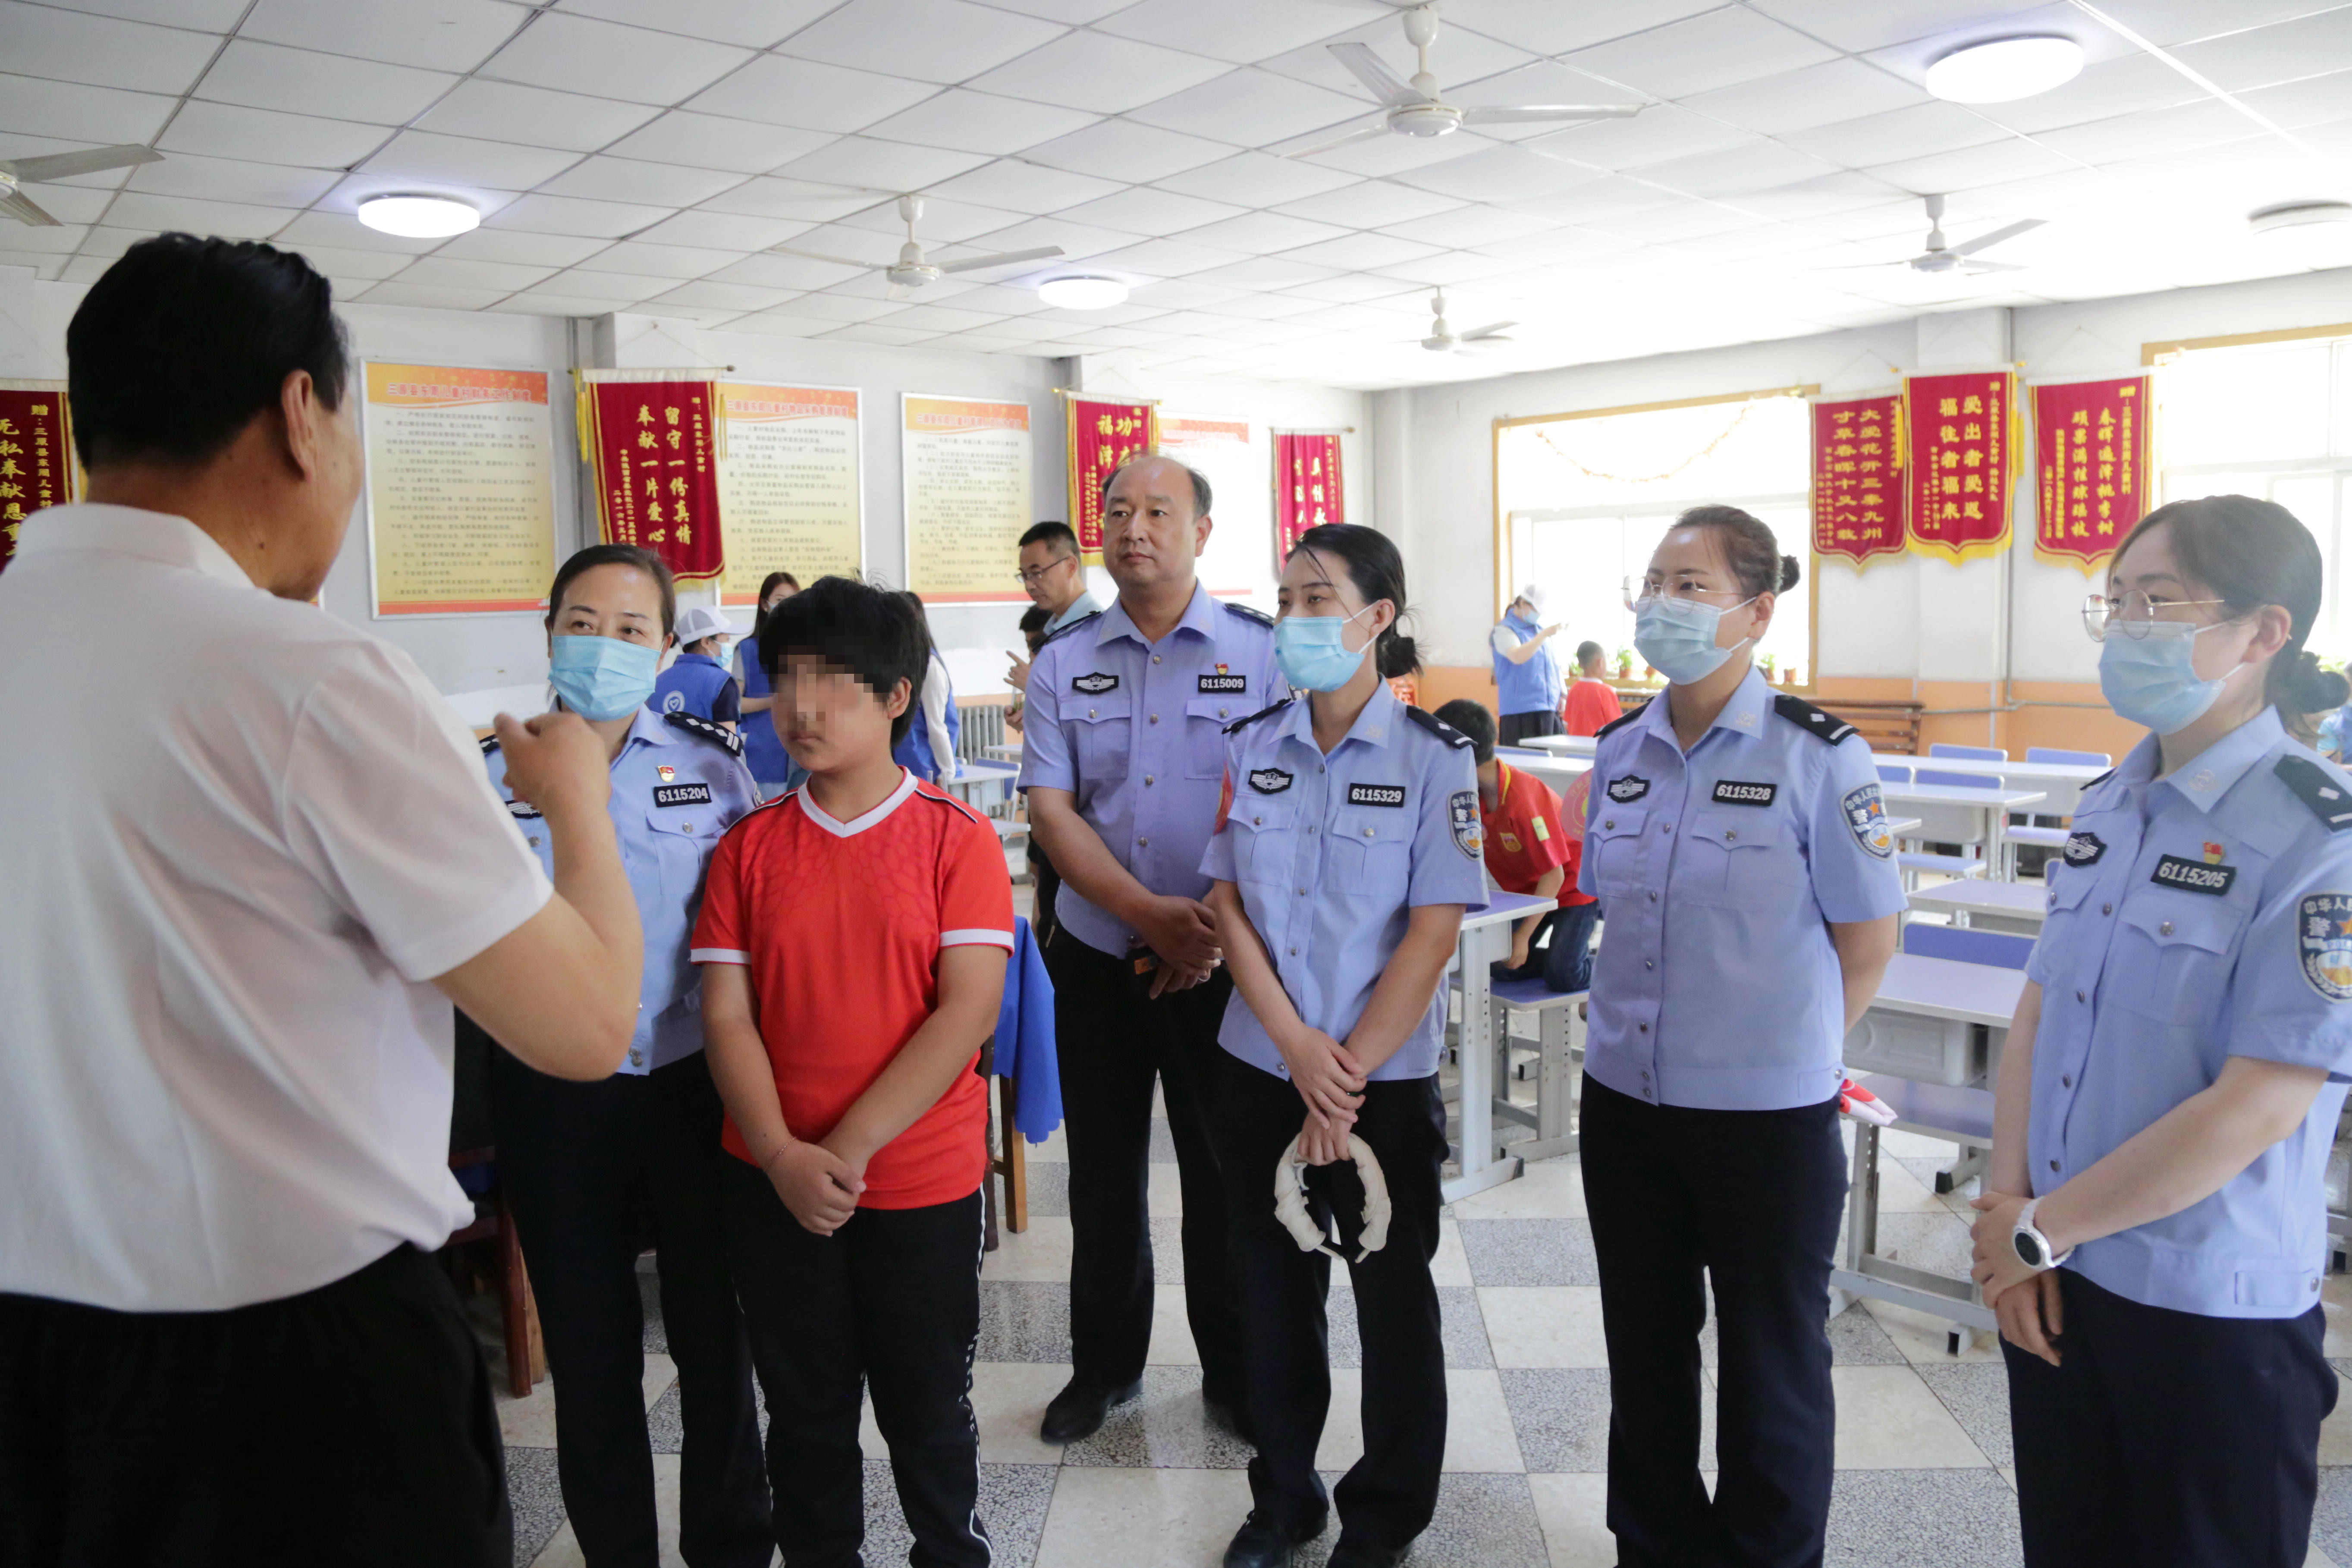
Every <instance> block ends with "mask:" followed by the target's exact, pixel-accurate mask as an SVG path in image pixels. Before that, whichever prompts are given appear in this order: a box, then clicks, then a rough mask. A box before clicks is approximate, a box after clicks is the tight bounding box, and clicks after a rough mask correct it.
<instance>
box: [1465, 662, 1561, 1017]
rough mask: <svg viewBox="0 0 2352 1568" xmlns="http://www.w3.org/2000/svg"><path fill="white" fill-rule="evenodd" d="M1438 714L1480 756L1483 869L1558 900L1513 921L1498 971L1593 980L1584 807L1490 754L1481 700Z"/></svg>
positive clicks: (1506, 976)
mask: <svg viewBox="0 0 2352 1568" xmlns="http://www.w3.org/2000/svg"><path fill="white" fill-rule="evenodd" d="M1437 716H1438V717H1439V718H1440V719H1443V720H1444V721H1445V722H1447V723H1448V724H1451V725H1453V726H1454V728H1455V729H1457V730H1459V731H1462V732H1463V733H1464V734H1465V735H1467V736H1469V737H1470V744H1471V748H1472V750H1471V753H1470V754H1471V756H1472V757H1473V758H1475V760H1476V762H1477V763H1478V824H1479V826H1480V828H1481V830H1482V831H1483V833H1484V835H1485V839H1486V874H1487V875H1488V876H1490V877H1492V878H1493V879H1495V885H1496V887H1498V888H1500V889H1503V890H1504V891H1505V892H1507V893H1532V894H1534V895H1536V896H1537V897H1539V898H1551V897H1554V896H1555V895H1556V896H1557V897H1558V899H1559V903H1558V904H1556V905H1555V906H1554V907H1553V908H1551V909H1549V910H1543V911H1541V912H1539V913H1537V914H1532V915H1529V916H1528V917H1527V918H1526V919H1525V920H1522V921H1518V922H1517V924H1516V925H1514V926H1513V927H1512V930H1511V956H1510V958H1509V959H1508V960H1500V959H1498V960H1496V963H1495V966H1494V967H1495V978H1496V979H1497V980H1533V979H1537V978H1538V977H1540V978H1541V979H1542V981H1543V983H1544V984H1545V985H1546V986H1548V987H1549V988H1550V989H1551V990H1554V991H1582V990H1584V989H1586V988H1587V987H1588V986H1589V985H1590V984H1591V981H1592V927H1593V923H1594V921H1596V920H1597V919H1598V918H1599V916H1600V913H1601V906H1600V904H1599V903H1598V902H1597V901H1596V900H1594V899H1593V898H1592V896H1591V894H1589V893H1580V892H1578V891H1577V890H1576V876H1577V870H1578V868H1579V866H1580V862H1581V861H1582V859H1583V857H1584V838H1583V823H1584V813H1583V812H1582V811H1581V810H1579V811H1577V812H1575V813H1573V814H1572V815H1571V814H1570V813H1569V812H1567V811H1565V810H1563V809H1562V808H1561V805H1560V801H1559V796H1558V795H1554V794H1552V792H1551V790H1550V788H1549V786H1548V785H1546V784H1545V783H1544V782H1543V781H1542V780H1541V779H1539V778H1537V777H1535V776H1534V775H1533V774H1531V773H1521V772H1520V771H1519V770H1518V769H1517V768H1514V767H1512V766H1510V765H1509V764H1508V763H1504V762H1503V761H1501V760H1500V759H1499V758H1497V757H1496V755H1495V716H1494V715H1493V714H1491V713H1489V712H1487V711H1486V709H1485V708H1483V707H1481V706H1480V705H1479V704H1477V703H1475V702H1473V701H1470V700H1468V699H1466V698H1458V699H1456V700H1454V701H1452V702H1448V703H1446V704H1445V705H1444V707H1442V708H1440V709H1439V710H1437ZM1538 944H1541V945H1540V951H1538Z"/></svg>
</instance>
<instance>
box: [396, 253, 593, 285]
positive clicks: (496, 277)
mask: <svg viewBox="0 0 2352 1568" xmlns="http://www.w3.org/2000/svg"><path fill="white" fill-rule="evenodd" d="M558 270H559V269H558V268H553V267H524V266H520V265H518V264H516V263H513V262H509V261H467V260H463V259H460V258H457V257H450V256H420V257H418V258H416V259H415V261H413V262H411V263H409V264H408V266H407V267H406V268H404V269H403V270H402V272H401V274H400V280H401V281H402V282H403V283H421V284H429V285H432V286H433V287H436V288H446V289H489V290H492V291H494V292H497V293H500V294H511V293H513V292H514V291H515V290H516V289H528V288H530V286H531V285H532V284H534V283H544V282H545V281H547V279H550V278H552V277H554V276H555V274H556V272H557V271H558Z"/></svg>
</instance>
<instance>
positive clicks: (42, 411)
mask: <svg viewBox="0 0 2352 1568" xmlns="http://www.w3.org/2000/svg"><path fill="white" fill-rule="evenodd" d="M73 499H74V479H73V437H72V426H71V424H70V422H69V421H68V419H67V417H66V393H65V388H64V387H63V386H61V385H60V386H57V387H54V388H47V387H43V388H29V387H7V386H5V385H0V572H5V571H6V570H7V568H8V563H9V562H10V561H12V560H14V559H16V532H17V531H18V530H19V529H21V528H23V527H24V526H25V520H26V518H28V517H30V516H32V515H33V514H34V513H35V512H37V511H38V510H41V509H42V508H43V507H48V506H63V505H65V504H66V502H68V501H69V500H73Z"/></svg>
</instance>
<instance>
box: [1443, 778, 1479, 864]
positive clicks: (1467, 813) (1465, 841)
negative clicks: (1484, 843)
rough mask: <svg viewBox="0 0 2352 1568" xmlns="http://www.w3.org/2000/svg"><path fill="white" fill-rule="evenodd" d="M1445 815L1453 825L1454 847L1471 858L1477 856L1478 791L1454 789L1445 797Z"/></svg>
mask: <svg viewBox="0 0 2352 1568" xmlns="http://www.w3.org/2000/svg"><path fill="white" fill-rule="evenodd" d="M1445 815H1446V817H1447V819H1448V820H1449V821H1450V822H1451V823H1452V824H1453V826H1454V847H1455V848H1457V849H1459V850H1461V851H1462V853H1464V854H1465V855H1467V856H1468V857H1470V858H1471V859H1473V860H1475V859H1476V858H1478V851H1479V849H1480V848H1481V845H1480V844H1479V842H1478V792H1477V791H1476V790H1475V789H1457V790H1455V791H1454V794H1453V795H1451V796H1449V797H1448V798H1447V799H1446V802H1445Z"/></svg>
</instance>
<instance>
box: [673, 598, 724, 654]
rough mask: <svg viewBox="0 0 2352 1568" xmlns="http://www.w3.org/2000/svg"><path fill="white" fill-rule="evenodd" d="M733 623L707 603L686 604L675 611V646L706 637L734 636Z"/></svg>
mask: <svg viewBox="0 0 2352 1568" xmlns="http://www.w3.org/2000/svg"><path fill="white" fill-rule="evenodd" d="M735 635H736V633H735V626H734V623H733V622H731V621H730V620H729V619H728V618H727V617H726V616H723V615H720V614H719V612H718V611H717V610H714V609H712V608H711V607H710V606H709V605H688V606H687V607H686V608H685V609H683V610H680V611H679V612H678V613H677V646H678V647H689V646H690V645H692V644H695V643H698V642H700V641H701V640H702V639H703V638H705V637H733V636H735Z"/></svg>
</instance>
